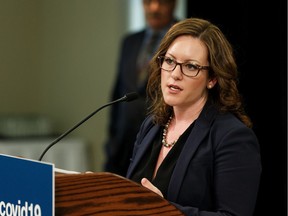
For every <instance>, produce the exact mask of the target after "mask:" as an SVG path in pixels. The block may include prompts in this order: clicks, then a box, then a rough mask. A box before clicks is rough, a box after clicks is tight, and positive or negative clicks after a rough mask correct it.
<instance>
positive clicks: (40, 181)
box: [0, 154, 55, 216]
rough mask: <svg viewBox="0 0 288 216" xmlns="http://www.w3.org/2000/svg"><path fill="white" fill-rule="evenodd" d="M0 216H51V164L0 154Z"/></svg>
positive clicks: (52, 205) (52, 165)
mask: <svg viewBox="0 0 288 216" xmlns="http://www.w3.org/2000/svg"><path fill="white" fill-rule="evenodd" d="M0 173H1V177H0V215H7V216H10V215H11V216H50V215H51V216H54V188H55V187H54V164H50V163H45V162H39V161H35V160H30V159H24V158H19V157H13V156H8V155H4V154H0Z"/></svg>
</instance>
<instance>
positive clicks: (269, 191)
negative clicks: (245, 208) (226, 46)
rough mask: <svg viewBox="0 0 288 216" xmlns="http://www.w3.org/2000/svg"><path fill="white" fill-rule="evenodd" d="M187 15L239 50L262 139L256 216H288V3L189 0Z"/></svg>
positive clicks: (242, 88)
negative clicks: (204, 22)
mask: <svg viewBox="0 0 288 216" xmlns="http://www.w3.org/2000/svg"><path fill="white" fill-rule="evenodd" d="M187 4H188V5H187V6H188V7H187V10H188V11H187V16H188V17H201V18H206V19H208V20H210V21H212V22H213V23H214V24H217V25H218V26H219V27H220V28H221V29H222V30H223V32H224V33H225V34H226V36H227V37H228V39H229V40H230V42H231V43H232V45H233V46H234V48H235V51H236V58H237V63H238V67H239V72H240V86H239V87H240V91H241V93H242V95H243V96H244V99H245V103H246V108H247V112H248V114H249V115H250V117H251V118H252V120H253V122H254V130H255V133H256V135H257V136H258V138H259V142H260V146H261V156H262V165H263V173H262V178H261V183H260V190H259V196H258V200H257V205H256V209H255V216H260V215H261V216H262V215H264V214H265V215H273V216H274V215H275V216H286V215H287V197H286V194H287V193H286V192H287V175H286V174H287V161H286V158H287V136H286V135H287V1H286V0H274V1H260V0H256V1H248V0H233V1H229V2H228V3H227V2H226V1H225V2H222V1H214V0H201V1H195V0H188V1H187Z"/></svg>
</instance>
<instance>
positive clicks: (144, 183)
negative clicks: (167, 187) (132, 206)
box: [141, 178, 163, 197]
mask: <svg viewBox="0 0 288 216" xmlns="http://www.w3.org/2000/svg"><path fill="white" fill-rule="evenodd" d="M141 184H142V186H144V187H146V188H148V189H149V190H151V191H153V192H155V193H156V194H158V195H159V196H161V197H163V194H162V192H161V191H160V190H159V189H158V188H157V187H155V186H154V185H153V184H152V183H151V182H150V181H149V180H148V179H147V178H142V180H141Z"/></svg>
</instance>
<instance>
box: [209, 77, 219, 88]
mask: <svg viewBox="0 0 288 216" xmlns="http://www.w3.org/2000/svg"><path fill="white" fill-rule="evenodd" d="M216 83H217V79H216V78H213V79H210V80H209V81H208V83H207V88H208V89H212V88H213V87H214V86H215V84H216Z"/></svg>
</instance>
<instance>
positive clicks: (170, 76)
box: [161, 35, 215, 109]
mask: <svg viewBox="0 0 288 216" xmlns="http://www.w3.org/2000/svg"><path fill="white" fill-rule="evenodd" d="M165 56H166V57H169V58H171V59H172V60H174V61H176V62H178V63H185V64H186V63H189V65H190V63H191V64H196V65H198V66H209V62H208V50H207V48H206V46H205V45H204V44H203V43H202V42H201V41H200V40H199V39H198V38H193V37H192V36H187V35H183V36H179V37H178V38H176V39H175V40H174V41H173V43H172V44H171V45H170V46H169V48H168V50H167V52H166V54H165ZM184 67H185V66H184V65H183V66H182V69H183V70H186V69H187V68H186V69H184ZM214 84H215V81H213V80H210V79H209V76H208V70H206V69H202V70H200V71H199V73H198V75H197V76H195V77H188V76H185V75H184V74H183V73H182V72H181V68H180V65H177V66H176V68H175V69H174V70H173V71H171V72H169V71H165V70H163V69H161V89H162V93H163V97H164V100H165V102H166V103H167V104H168V105H170V106H173V107H174V108H175V107H178V108H181V109H186V108H191V107H193V106H194V105H196V106H198V105H204V103H205V102H206V100H207V95H208V88H211V87H213V85H214Z"/></svg>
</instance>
